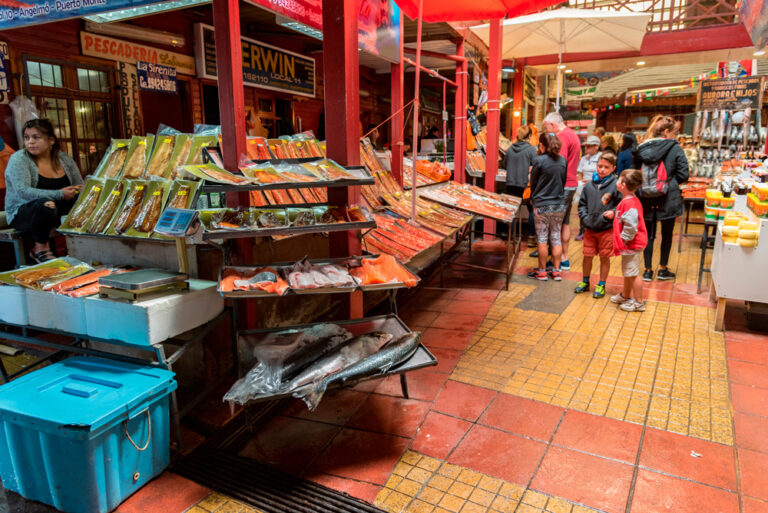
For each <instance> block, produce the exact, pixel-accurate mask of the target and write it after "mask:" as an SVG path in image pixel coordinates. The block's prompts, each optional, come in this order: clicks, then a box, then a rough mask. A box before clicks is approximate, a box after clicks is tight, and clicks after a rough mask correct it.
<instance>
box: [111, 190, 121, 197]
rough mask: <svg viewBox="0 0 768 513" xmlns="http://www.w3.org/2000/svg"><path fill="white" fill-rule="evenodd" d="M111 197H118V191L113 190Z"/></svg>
mask: <svg viewBox="0 0 768 513" xmlns="http://www.w3.org/2000/svg"><path fill="white" fill-rule="evenodd" d="M112 196H120V191H118V190H117V189H115V190H113V191H112Z"/></svg>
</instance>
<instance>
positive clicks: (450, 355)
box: [429, 347, 462, 374]
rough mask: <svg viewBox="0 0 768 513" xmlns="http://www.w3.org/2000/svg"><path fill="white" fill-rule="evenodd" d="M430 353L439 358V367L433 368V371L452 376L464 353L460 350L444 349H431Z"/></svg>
mask: <svg viewBox="0 0 768 513" xmlns="http://www.w3.org/2000/svg"><path fill="white" fill-rule="evenodd" d="M429 352H430V353H432V354H433V355H434V357H435V358H437V366H436V367H432V370H434V371H436V372H443V373H447V374H450V373H451V372H453V369H455V368H456V364H457V363H458V361H459V358H461V353H462V351H461V350H460V349H443V348H442V347H431V348H429Z"/></svg>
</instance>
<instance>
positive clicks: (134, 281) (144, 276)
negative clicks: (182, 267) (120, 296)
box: [99, 269, 189, 290]
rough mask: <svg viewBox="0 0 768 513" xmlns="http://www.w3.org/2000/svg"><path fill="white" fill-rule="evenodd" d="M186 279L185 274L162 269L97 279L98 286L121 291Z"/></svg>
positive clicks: (146, 287) (142, 270)
mask: <svg viewBox="0 0 768 513" xmlns="http://www.w3.org/2000/svg"><path fill="white" fill-rule="evenodd" d="M188 278H189V276H187V275H186V274H182V273H174V272H171V271H166V270H164V269H140V270H138V271H131V272H127V273H121V274H112V275H110V276H104V277H101V278H99V285H106V286H108V287H112V288H116V289H123V290H142V289H148V288H152V287H159V286H161V285H168V284H170V283H177V282H180V281H185V280H187V279H188Z"/></svg>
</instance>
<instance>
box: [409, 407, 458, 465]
mask: <svg viewBox="0 0 768 513" xmlns="http://www.w3.org/2000/svg"><path fill="white" fill-rule="evenodd" d="M471 426H472V424H470V423H469V422H467V421H465V420H461V419H457V418H454V417H448V416H447V415H442V414H440V413H435V412H429V413H428V414H427V417H426V419H424V423H423V424H422V425H421V427H420V428H419V431H418V432H417V433H416V437H415V438H414V439H413V443H412V444H411V449H412V450H414V451H416V452H420V453H422V454H426V455H427V456H432V457H433V458H439V459H441V460H444V459H445V458H446V457H448V454H450V452H451V451H452V450H453V448H454V447H456V445H457V444H458V443H459V441H460V440H461V439H462V437H463V436H464V435H465V434H466V433H467V431H468V430H469V428H470V427H471Z"/></svg>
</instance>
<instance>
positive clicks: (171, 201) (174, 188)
mask: <svg viewBox="0 0 768 513" xmlns="http://www.w3.org/2000/svg"><path fill="white" fill-rule="evenodd" d="M199 188H200V182H195V181H193V180H174V181H173V182H171V187H170V192H169V193H168V199H167V200H166V202H165V207H164V208H163V210H165V209H167V208H186V209H194V208H195V207H196V203H197V200H196V198H197V193H198V189H199ZM161 216H162V211H161ZM151 237H152V238H153V239H163V240H166V239H169V237H167V236H165V235H160V234H158V233H155V232H152V233H151Z"/></svg>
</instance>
